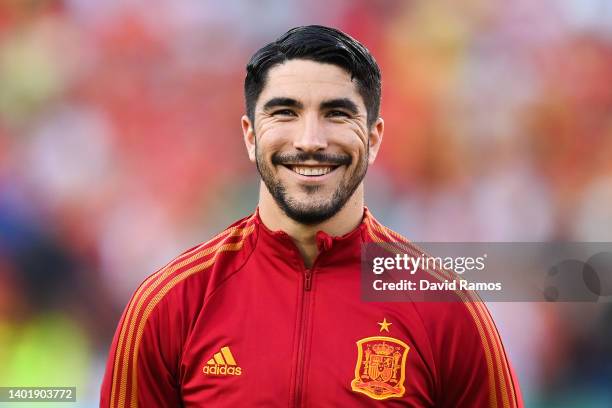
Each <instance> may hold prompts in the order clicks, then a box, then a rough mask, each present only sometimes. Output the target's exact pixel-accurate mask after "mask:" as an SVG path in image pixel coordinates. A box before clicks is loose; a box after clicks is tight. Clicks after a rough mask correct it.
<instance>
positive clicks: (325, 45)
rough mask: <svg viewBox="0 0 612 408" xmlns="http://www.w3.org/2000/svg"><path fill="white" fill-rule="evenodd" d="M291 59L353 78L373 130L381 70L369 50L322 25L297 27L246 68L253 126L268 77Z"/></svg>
mask: <svg viewBox="0 0 612 408" xmlns="http://www.w3.org/2000/svg"><path fill="white" fill-rule="evenodd" d="M291 59H306V60H311V61H316V62H322V63H327V64H333V65H336V66H338V67H340V68H343V69H345V70H346V71H347V72H348V73H349V74H351V79H354V80H356V81H357V90H358V92H359V94H360V95H361V97H362V98H363V102H364V104H365V106H366V109H367V115H368V126H369V127H371V126H372V125H373V124H374V122H375V121H376V119H378V112H379V109H380V88H381V84H380V83H381V81H380V69H379V68H378V64H377V63H376V60H375V59H374V57H372V55H371V54H370V52H369V51H368V49H367V48H366V47H364V46H363V45H362V44H361V43H360V42H358V41H357V40H355V39H354V38H352V37H350V36H348V35H347V34H345V33H343V32H342V31H340V30H337V29H335V28H330V27H324V26H320V25H309V26H303V27H295V28H292V29H291V30H289V31H287V32H286V33H285V34H283V35H282V36H280V37H279V38H278V39H277V40H276V41H273V42H271V43H269V44H267V45H265V46H264V47H263V48H261V49H259V50H258V51H257V52H256V53H255V54H254V55H253V56H252V57H251V60H250V61H249V63H248V64H247V66H246V71H247V74H246V78H245V80H244V98H245V102H246V112H247V116H248V117H249V119H250V120H251V123H254V118H255V117H254V116H255V103H256V102H257V98H259V95H260V94H261V91H262V90H263V88H264V86H265V84H266V77H267V73H268V71H269V70H270V68H272V67H273V66H275V65H279V64H282V63H284V62H285V61H288V60H291Z"/></svg>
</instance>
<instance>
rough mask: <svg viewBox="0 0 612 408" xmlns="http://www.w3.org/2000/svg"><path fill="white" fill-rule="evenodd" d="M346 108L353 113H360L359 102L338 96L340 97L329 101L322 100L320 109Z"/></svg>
mask: <svg viewBox="0 0 612 408" xmlns="http://www.w3.org/2000/svg"><path fill="white" fill-rule="evenodd" d="M337 108H341V109H346V110H347V111H349V112H351V113H352V114H353V115H356V114H358V113H359V108H358V107H357V104H356V103H355V102H353V101H352V100H350V99H348V98H338V99H330V100H328V101H324V102H321V106H320V109H321V110H329V109H337Z"/></svg>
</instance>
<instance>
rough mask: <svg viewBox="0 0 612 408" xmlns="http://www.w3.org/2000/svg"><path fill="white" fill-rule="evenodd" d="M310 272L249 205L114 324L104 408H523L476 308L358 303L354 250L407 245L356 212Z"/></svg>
mask: <svg viewBox="0 0 612 408" xmlns="http://www.w3.org/2000/svg"><path fill="white" fill-rule="evenodd" d="M316 241H317V246H318V248H319V254H318V256H317V258H316V260H315V262H314V264H313V266H312V267H311V268H306V267H305V266H304V262H303V259H302V257H301V255H300V253H299V251H298V249H297V247H296V246H295V244H294V243H293V241H292V239H291V238H290V237H289V236H288V235H287V234H286V233H284V232H282V231H270V230H269V229H268V228H266V226H265V225H264V224H263V223H262V221H261V219H260V217H259V215H258V211H255V213H254V214H252V215H251V216H249V217H246V218H244V219H242V220H239V221H237V222H236V223H234V224H232V225H231V226H230V227H228V228H227V229H226V230H225V231H223V232H222V233H220V234H219V235H217V236H216V237H214V238H213V239H211V240H210V241H208V242H206V243H204V244H201V245H199V246H197V247H194V248H192V249H190V250H188V251H186V252H184V253H183V254H181V255H180V256H178V257H177V258H176V259H174V260H173V261H171V262H170V263H169V264H168V265H166V266H165V267H163V268H162V269H160V270H159V271H157V272H156V273H154V274H152V275H151V276H149V277H148V278H147V279H146V280H145V281H144V282H143V283H142V284H141V285H140V287H139V288H138V289H137V290H136V292H135V293H134V295H133V297H132V298H131V300H130V302H129V303H128V305H127V307H126V309H125V311H124V313H123V315H122V317H121V320H120V322H119V325H118V328H117V331H116V333H115V336H114V339H113V342H112V345H111V349H110V353H109V356H108V363H107V367H106V373H105V376H104V381H103V384H102V390H101V399H100V406H101V407H147V408H148V407H181V406H182V407H215V408H217V407H218V408H224V407H453V408H457V407H466V408H468V407H469V408H474V407H476V408H478V407H503V408H507V407H509V408H514V407H522V406H523V403H522V401H521V396H520V391H519V387H518V383H517V381H516V377H515V375H514V374H513V371H512V369H511V367H510V363H509V361H508V358H507V355H506V353H505V351H504V347H503V345H502V342H501V339H500V337H499V334H498V332H497V329H496V328H495V325H494V323H493V320H492V319H491V316H490V314H489V312H488V311H487V309H486V307H485V306H484V304H483V303H482V302H480V301H478V300H474V298H472V297H470V296H471V295H470V294H466V293H463V294H458V295H457V296H458V298H461V299H460V300H459V301H456V302H439V303H436V302H410V301H407V302H365V301H363V300H362V297H361V295H360V294H361V288H360V273H361V272H360V270H361V261H362V259H361V258H362V256H361V254H362V247H363V245H364V244H368V243H379V244H380V243H383V244H384V245H388V246H394V245H395V246H399V245H400V244H399V243H402V245H404V246H403V248H406V247H410V246H411V245H412V244H410V243H409V242H407V241H406V240H405V239H404V238H402V237H401V236H400V235H399V234H397V233H395V232H394V231H391V230H390V229H388V228H386V227H384V226H383V225H381V224H380V223H379V222H378V221H376V219H375V218H374V217H373V216H372V215H371V213H370V212H369V211H368V209H367V208H364V215H363V220H362V222H361V224H360V225H359V226H358V227H357V228H355V229H354V230H353V231H351V232H350V233H348V234H346V235H344V236H340V237H332V236H330V235H328V234H326V233H324V232H322V231H319V232H318V233H317V235H316Z"/></svg>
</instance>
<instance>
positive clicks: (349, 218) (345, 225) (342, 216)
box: [259, 182, 364, 268]
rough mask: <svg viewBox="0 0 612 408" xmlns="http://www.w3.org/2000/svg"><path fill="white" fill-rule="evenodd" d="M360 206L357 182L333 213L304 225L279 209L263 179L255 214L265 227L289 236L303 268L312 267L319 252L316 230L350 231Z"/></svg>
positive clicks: (357, 219)
mask: <svg viewBox="0 0 612 408" xmlns="http://www.w3.org/2000/svg"><path fill="white" fill-rule="evenodd" d="M363 205H364V200H363V184H360V185H359V187H357V189H356V190H355V192H354V193H353V195H352V196H351V197H350V198H349V200H348V201H347V202H346V204H345V205H344V207H342V209H341V210H340V211H338V213H336V215H334V216H333V217H331V218H329V219H327V220H325V221H323V222H321V223H319V224H313V225H304V224H301V223H299V222H297V221H295V220H293V219H291V218H289V217H288V216H287V214H285V213H284V212H283V210H282V209H281V208H280V207H279V206H278V205H277V204H276V201H275V200H274V198H273V197H272V195H271V194H270V192H269V191H268V189H267V187H266V186H265V184H264V183H263V182H262V183H261V184H260V187H259V216H260V218H261V221H262V222H263V223H264V225H265V226H266V227H267V228H268V229H270V230H272V231H279V230H280V231H284V232H285V233H287V234H288V235H289V236H290V237H291V238H293V241H294V242H295V245H296V246H297V247H298V249H299V250H300V253H301V254H302V258H303V259H304V265H306V267H307V268H310V267H311V266H312V264H313V263H314V260H315V258H316V257H317V255H318V254H319V250H318V248H317V242H316V233H317V232H318V231H323V232H325V233H327V234H329V235H331V236H341V235H344V234H347V233H349V232H351V231H352V230H353V229H355V228H357V226H358V225H359V224H360V223H361V219H362V217H363Z"/></svg>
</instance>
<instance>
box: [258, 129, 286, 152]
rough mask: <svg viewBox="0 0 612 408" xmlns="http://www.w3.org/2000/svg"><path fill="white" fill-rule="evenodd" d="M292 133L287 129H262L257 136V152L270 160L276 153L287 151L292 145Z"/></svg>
mask: <svg viewBox="0 0 612 408" xmlns="http://www.w3.org/2000/svg"><path fill="white" fill-rule="evenodd" d="M289 135H290V133H289V132H287V130H286V129H281V128H278V127H277V128H270V129H262V130H261V131H260V132H259V133H258V135H257V150H258V154H259V155H260V156H263V157H264V158H266V159H269V157H270V156H272V155H273V154H274V153H278V152H280V151H283V149H285V150H286V146H287V145H288V144H289V143H290V138H289Z"/></svg>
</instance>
